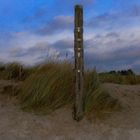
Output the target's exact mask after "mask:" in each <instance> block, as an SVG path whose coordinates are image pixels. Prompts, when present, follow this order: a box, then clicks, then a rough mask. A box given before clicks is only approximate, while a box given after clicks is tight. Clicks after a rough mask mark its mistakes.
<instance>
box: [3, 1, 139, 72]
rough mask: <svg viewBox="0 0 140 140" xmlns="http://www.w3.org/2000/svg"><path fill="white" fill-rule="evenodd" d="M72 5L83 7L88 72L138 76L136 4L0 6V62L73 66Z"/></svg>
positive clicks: (31, 3) (15, 3) (12, 3)
mask: <svg viewBox="0 0 140 140" xmlns="http://www.w3.org/2000/svg"><path fill="white" fill-rule="evenodd" d="M75 4H82V5H83V7H84V48H85V62H86V66H87V67H94V66H96V68H97V69H98V70H99V71H107V70H113V69H117V70H119V69H129V68H132V69H134V70H135V71H136V72H138V73H140V39H139V37H140V0H133V1H132V0H131V1H130V0H117V1H116V0H38V1H37V0H4V1H3V0H0V62H13V61H20V62H22V63H24V64H29V65H32V64H35V63H39V62H42V61H47V60H48V59H66V53H68V58H67V59H71V60H72V59H73V19H74V17H73V15H74V5H75Z"/></svg>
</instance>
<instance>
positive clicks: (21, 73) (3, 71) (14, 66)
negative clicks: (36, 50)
mask: <svg viewBox="0 0 140 140" xmlns="http://www.w3.org/2000/svg"><path fill="white" fill-rule="evenodd" d="M34 70H35V68H34V67H30V68H29V67H24V66H23V65H21V64H20V63H16V62H15V63H8V64H1V65H0V79H4V80H15V81H24V80H25V79H26V78H27V77H29V75H30V74H31V73H33V71H34Z"/></svg>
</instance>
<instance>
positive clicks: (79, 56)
mask: <svg viewBox="0 0 140 140" xmlns="http://www.w3.org/2000/svg"><path fill="white" fill-rule="evenodd" d="M74 55H75V106H74V119H75V120H77V121H79V120H81V119H82V118H83V114H84V110H83V108H84V107H83V96H84V88H83V87H84V50H83V7H82V6H81V5H76V6H75V29H74Z"/></svg>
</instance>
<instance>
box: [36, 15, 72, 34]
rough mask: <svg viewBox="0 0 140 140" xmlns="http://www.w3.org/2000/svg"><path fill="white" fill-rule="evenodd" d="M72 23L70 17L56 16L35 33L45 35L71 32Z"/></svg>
mask: <svg viewBox="0 0 140 140" xmlns="http://www.w3.org/2000/svg"><path fill="white" fill-rule="evenodd" d="M73 22H74V19H73V17H72V16H57V17H55V18H54V19H53V20H52V21H51V22H50V23H49V24H48V25H46V26H44V27H41V28H40V29H38V30H37V33H39V34H42V35H46V34H53V33H57V32H58V31H64V30H71V29H72V27H73Z"/></svg>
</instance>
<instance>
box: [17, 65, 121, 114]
mask: <svg viewBox="0 0 140 140" xmlns="http://www.w3.org/2000/svg"><path fill="white" fill-rule="evenodd" d="M19 97H20V99H21V104H22V107H23V109H26V110H34V111H37V112H41V113H42V112H43V113H48V112H50V111H53V110H55V109H57V108H59V107H61V106H63V105H68V104H73V103H74V75H73V70H72V66H71V65H70V64H67V63H57V64H56V63H49V64H45V65H42V66H39V67H38V68H37V70H36V72H35V73H33V74H32V75H30V76H29V78H27V79H26V80H25V82H24V83H23V86H22V93H20V94H19ZM117 103H118V100H117V99H114V98H113V97H112V96H111V95H109V93H107V92H105V91H104V90H103V89H102V87H101V84H100V82H99V78H98V74H97V73H96V71H95V70H94V71H91V72H86V74H85V98H84V109H85V114H86V115H89V114H92V112H93V110H94V111H95V110H96V111H102V110H105V109H112V110H113V109H114V108H116V104H117Z"/></svg>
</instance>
